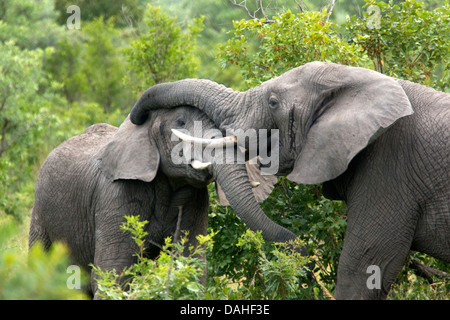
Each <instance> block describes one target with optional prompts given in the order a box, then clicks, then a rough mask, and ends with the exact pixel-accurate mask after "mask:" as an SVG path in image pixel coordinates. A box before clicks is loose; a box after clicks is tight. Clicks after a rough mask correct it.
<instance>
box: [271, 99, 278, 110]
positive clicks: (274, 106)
mask: <svg viewBox="0 0 450 320" xmlns="http://www.w3.org/2000/svg"><path fill="white" fill-rule="evenodd" d="M278 104H279V101H278V99H277V97H275V96H270V98H269V107H271V108H272V109H276V108H277V107H278Z"/></svg>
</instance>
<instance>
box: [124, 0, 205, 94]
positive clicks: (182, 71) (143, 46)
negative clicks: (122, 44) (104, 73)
mask: <svg viewBox="0 0 450 320" xmlns="http://www.w3.org/2000/svg"><path fill="white" fill-rule="evenodd" d="M143 23H144V25H143V31H140V32H139V34H138V37H137V39H136V40H133V41H131V47H130V48H126V49H124V50H123V52H124V54H125V55H126V57H127V62H128V66H129V67H130V69H131V70H132V71H133V72H134V73H135V74H136V75H137V78H138V79H137V83H136V84H135V86H136V88H137V91H138V92H139V91H143V90H145V89H147V88H148V87H150V86H152V85H154V84H157V83H161V82H168V81H173V80H179V79H183V78H187V77H192V75H193V74H194V72H195V71H196V69H197V68H198V65H199V60H198V59H197V58H196V57H195V56H194V48H195V45H196V37H197V35H198V34H199V32H200V31H201V30H202V27H203V18H200V19H194V25H191V26H188V28H187V30H186V31H185V32H182V30H181V28H180V26H179V25H177V23H176V17H173V18H171V17H169V16H168V15H167V14H165V13H164V12H163V11H162V10H161V8H159V7H152V6H151V5H148V6H147V9H146V11H145V13H144V18H143ZM127 79H128V81H132V80H130V79H132V78H130V77H128V78H127Z"/></svg>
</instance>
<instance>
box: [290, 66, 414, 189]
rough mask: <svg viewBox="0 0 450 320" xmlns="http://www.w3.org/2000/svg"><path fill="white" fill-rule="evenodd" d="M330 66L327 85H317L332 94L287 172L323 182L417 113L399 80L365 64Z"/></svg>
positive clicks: (305, 181) (324, 80)
mask: <svg viewBox="0 0 450 320" xmlns="http://www.w3.org/2000/svg"><path fill="white" fill-rule="evenodd" d="M319 67H320V68H323V67H324V64H313V65H312V66H311V67H310V68H311V70H310V72H311V74H312V73H313V72H314V71H315V72H317V71H318V70H317V68H319ZM325 67H326V68H325V72H323V71H324V69H321V71H322V72H321V75H322V76H321V77H320V79H319V81H321V83H315V84H314V85H317V87H320V88H326V90H327V91H328V93H327V96H326V98H325V99H324V100H322V101H324V102H323V103H322V104H319V105H318V106H317V107H318V108H319V109H318V110H316V114H317V115H316V119H313V120H312V121H313V123H312V125H311V127H310V129H309V132H308V133H307V135H306V139H305V142H304V143H303V146H302V149H301V152H300V153H299V155H298V157H297V159H296V161H295V165H294V168H293V171H292V172H291V173H290V174H289V175H288V176H287V178H288V179H289V180H291V181H294V182H297V183H302V184H317V183H321V182H324V181H328V180H332V179H334V178H336V177H338V176H339V175H340V174H342V173H343V172H344V171H345V170H346V169H347V167H348V164H349V163H350V161H351V160H352V159H353V157H354V156H355V155H356V154H357V153H358V152H360V151H361V150H362V149H363V148H365V147H366V146H367V145H368V144H369V143H371V142H372V141H373V140H375V139H376V138H377V137H379V136H380V135H381V134H382V133H383V132H384V131H385V129H386V128H388V127H389V126H391V125H392V124H393V123H394V122H395V121H396V120H397V119H399V118H402V117H405V116H408V115H411V114H412V113H413V109H412V106H411V103H410V101H409V99H408V97H407V95H406V93H405V92H404V91H403V88H402V87H401V85H400V84H399V83H398V82H397V81H396V80H395V79H393V78H390V77H387V76H384V75H382V74H380V73H378V72H375V71H371V70H367V69H362V68H354V67H348V66H342V65H335V64H325ZM314 69H316V70H314ZM311 78H313V76H311V77H310V78H309V79H311ZM330 88H331V89H330ZM330 90H331V93H330V92H329V91H330Z"/></svg>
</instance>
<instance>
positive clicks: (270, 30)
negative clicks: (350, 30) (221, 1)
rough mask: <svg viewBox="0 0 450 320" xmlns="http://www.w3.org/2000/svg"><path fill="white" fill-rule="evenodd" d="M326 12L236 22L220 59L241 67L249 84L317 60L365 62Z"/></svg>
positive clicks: (359, 63) (222, 48) (249, 85)
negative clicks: (343, 38)
mask: <svg viewBox="0 0 450 320" xmlns="http://www.w3.org/2000/svg"><path fill="white" fill-rule="evenodd" d="M327 15H328V13H327V11H326V9H324V10H322V11H320V12H319V11H312V12H304V13H299V14H293V13H291V12H290V11H287V12H286V13H284V14H282V15H280V16H279V17H274V19H275V20H276V21H277V22H275V23H264V21H265V20H264V19H262V20H259V21H258V20H241V21H239V22H234V30H232V31H231V32H232V34H233V37H232V38H231V39H230V40H228V42H227V43H226V44H225V45H223V46H220V50H221V51H220V53H219V58H220V59H221V61H222V63H223V65H224V66H225V64H231V65H233V64H235V65H237V66H239V67H240V70H241V73H242V74H243V77H244V79H245V81H246V84H247V86H248V87H253V86H255V85H257V84H259V83H261V82H263V81H266V80H269V79H271V78H273V77H275V76H278V75H280V74H282V73H284V72H286V71H288V70H290V69H292V68H294V67H298V66H300V65H303V64H305V63H307V62H310V61H315V60H321V61H329V62H335V63H341V64H347V65H364V64H366V62H367V61H368V60H367V58H366V57H365V56H364V55H362V54H361V49H360V48H359V47H357V46H355V45H353V44H349V43H347V42H346V41H344V40H342V39H341V38H340V36H339V34H337V29H338V26H337V25H335V24H334V23H332V22H325V18H326V17H327Z"/></svg>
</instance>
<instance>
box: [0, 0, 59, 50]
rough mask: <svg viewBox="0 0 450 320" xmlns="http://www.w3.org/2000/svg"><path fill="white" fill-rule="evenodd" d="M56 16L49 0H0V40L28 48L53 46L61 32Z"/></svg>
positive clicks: (21, 47)
mask: <svg viewBox="0 0 450 320" xmlns="http://www.w3.org/2000/svg"><path fill="white" fill-rule="evenodd" d="M55 18H56V13H55V12H54V11H53V1H52V0H42V1H35V0H21V1H13V0H0V42H4V43H5V42H8V41H14V42H15V44H16V45H17V46H18V47H19V48H20V49H29V50H34V49H37V48H41V49H43V48H46V47H49V46H52V45H54V44H55V43H56V42H57V41H58V39H59V37H60V36H61V34H62V32H63V28H62V27H60V26H58V25H57V24H56V23H55V21H54V20H55ZM43 30H45V32H43Z"/></svg>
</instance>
